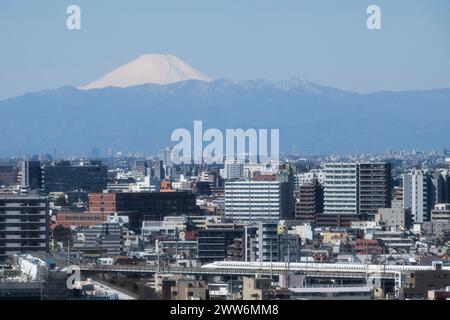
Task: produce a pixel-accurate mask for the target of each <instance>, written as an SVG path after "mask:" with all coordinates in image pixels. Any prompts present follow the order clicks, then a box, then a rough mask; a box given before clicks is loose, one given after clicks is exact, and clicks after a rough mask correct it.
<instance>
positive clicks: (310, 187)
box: [295, 180, 323, 223]
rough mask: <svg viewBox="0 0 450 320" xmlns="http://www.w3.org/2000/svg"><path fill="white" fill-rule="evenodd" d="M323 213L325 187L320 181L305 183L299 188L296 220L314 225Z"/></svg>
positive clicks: (296, 202) (296, 201)
mask: <svg viewBox="0 0 450 320" xmlns="http://www.w3.org/2000/svg"><path fill="white" fill-rule="evenodd" d="M319 213H323V187H322V185H321V184H320V183H319V181H318V180H312V181H311V182H308V183H303V184H301V185H300V186H298V188H297V192H296V198H295V219H296V220H299V221H302V222H304V223H314V222H315V218H316V215H317V214H319Z"/></svg>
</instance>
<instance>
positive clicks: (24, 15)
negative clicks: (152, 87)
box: [0, 0, 450, 99]
mask: <svg viewBox="0 0 450 320" xmlns="http://www.w3.org/2000/svg"><path fill="white" fill-rule="evenodd" d="M70 4H77V5H79V6H80V7H81V10H82V30H80V31H69V30H68V29H67V28H66V24H65V22H66V19H67V14H66V8H67V7H68V6H69V5H70ZM370 4H376V5H379V6H380V8H381V13H382V30H379V31H369V30H368V29H367V27H366V18H367V14H366V8H367V7H368V6H369V5H370ZM144 53H172V54H174V55H176V56H178V57H180V58H181V59H183V60H185V61H186V62H187V63H189V64H191V65H192V66H194V67H195V68H197V69H199V70H200V71H202V72H204V73H206V74H208V75H210V76H212V77H215V78H219V77H220V78H229V79H253V78H267V79H273V80H281V79H284V78H288V77H290V76H294V75H295V76H301V77H304V78H306V79H308V80H310V81H312V82H316V83H319V84H324V85H330V86H334V87H337V88H341V89H347V90H353V91H358V92H373V91H378V90H409V89H430V88H443V87H448V88H450V1H447V0H395V1H392V0H371V1H366V0H341V1H336V0H314V1H312V0H308V1H301V0H292V1H288V0H277V1H275V0H247V1H237V0H236V1H231V0H226V1H224V0H214V1H211V0H180V1H175V0H161V1H152V0H134V1H133V0H129V1H112V0H109V1H108V0H95V1H92V0H71V1H65V0H40V1H25V0H0V99H4V98H7V97H12V96H16V95H19V94H22V93H25V92H29V91H36V90H40V89H49V88H57V87H60V86H63V85H75V86H77V85H81V84H85V83H88V82H91V81H93V80H95V79H97V78H99V77H100V76H102V75H103V74H105V73H106V72H109V71H111V70H112V69H114V68H116V67H118V66H120V65H122V64H124V63H126V62H128V61H130V60H132V59H134V58H136V57H138V56H139V55H141V54H144Z"/></svg>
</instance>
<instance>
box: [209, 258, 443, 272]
mask: <svg viewBox="0 0 450 320" xmlns="http://www.w3.org/2000/svg"><path fill="white" fill-rule="evenodd" d="M436 267H437V265H435V264H433V265H432V266H423V265H376V264H369V265H366V264H361V263H360V264H356V263H305V262H301V263H298V262H291V263H287V262H272V263H270V262H240V261H217V262H213V263H209V264H205V265H203V266H202V268H205V269H225V270H255V271H257V270H279V271H283V270H290V271H319V272H320V271H325V272H326V271H330V272H331V271H334V272H339V271H342V272H380V273H382V272H404V271H425V270H434V269H436ZM442 269H443V270H450V267H449V266H443V267H442Z"/></svg>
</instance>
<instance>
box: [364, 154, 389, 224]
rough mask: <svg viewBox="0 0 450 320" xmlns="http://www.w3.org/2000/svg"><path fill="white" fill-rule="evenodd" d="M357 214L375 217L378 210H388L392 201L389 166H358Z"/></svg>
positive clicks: (379, 164)
mask: <svg viewBox="0 0 450 320" xmlns="http://www.w3.org/2000/svg"><path fill="white" fill-rule="evenodd" d="M358 178H359V183H358V190H359V213H366V214H369V215H375V214H377V213H378V209H380V208H390V207H391V199H392V191H391V190H392V186H391V181H392V178H391V165H390V164H389V163H385V162H382V163H371V162H367V163H359V164H358Z"/></svg>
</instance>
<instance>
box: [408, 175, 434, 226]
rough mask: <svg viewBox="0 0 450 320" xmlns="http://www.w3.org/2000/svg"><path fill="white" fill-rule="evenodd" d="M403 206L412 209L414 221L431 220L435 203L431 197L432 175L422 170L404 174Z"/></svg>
mask: <svg viewBox="0 0 450 320" xmlns="http://www.w3.org/2000/svg"><path fill="white" fill-rule="evenodd" d="M402 178H403V208H405V209H408V208H410V209H411V215H412V218H413V221H414V222H418V223H421V222H424V221H429V213H430V212H431V208H432V207H433V204H432V203H431V201H430V200H431V199H429V188H430V176H429V175H428V174H427V173H426V172H424V171H422V170H413V171H412V172H410V173H405V174H403V177H402Z"/></svg>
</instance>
